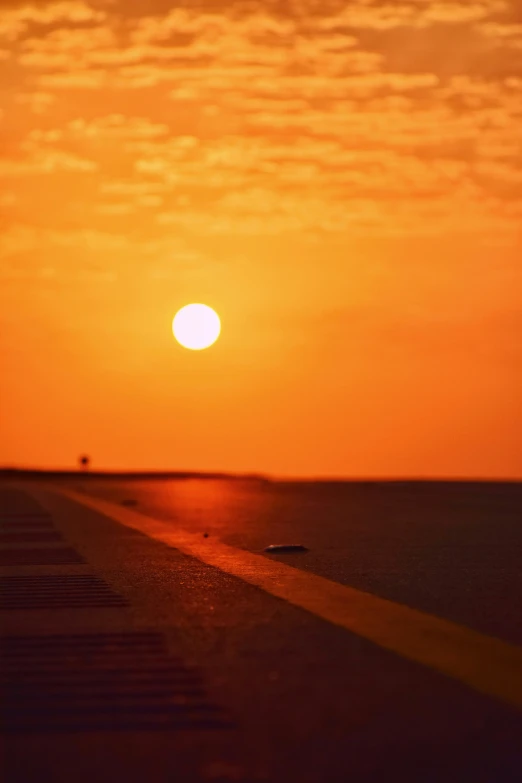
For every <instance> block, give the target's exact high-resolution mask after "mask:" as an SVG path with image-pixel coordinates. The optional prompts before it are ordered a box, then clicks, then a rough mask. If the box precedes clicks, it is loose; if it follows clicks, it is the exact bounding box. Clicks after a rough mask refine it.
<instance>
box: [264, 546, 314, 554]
mask: <svg viewBox="0 0 522 783" xmlns="http://www.w3.org/2000/svg"><path fill="white" fill-rule="evenodd" d="M264 551H265V552H269V553H270V554H272V555H284V554H286V553H287V552H308V551H309V550H308V549H307V547H305V546H303V545H302V544H270V546H267V547H265V550H264Z"/></svg>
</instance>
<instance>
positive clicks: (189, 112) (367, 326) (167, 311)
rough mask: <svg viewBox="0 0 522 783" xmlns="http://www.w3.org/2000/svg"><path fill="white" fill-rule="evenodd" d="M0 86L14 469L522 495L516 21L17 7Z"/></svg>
mask: <svg viewBox="0 0 522 783" xmlns="http://www.w3.org/2000/svg"><path fill="white" fill-rule="evenodd" d="M196 5H197V6H198V10H195V7H196ZM172 6H175V10H171V9H172ZM0 70H1V72H2V77H1V84H2V101H1V105H2V107H3V109H2V113H1V115H0V123H1V133H2V141H1V150H2V152H1V153H0V176H1V178H2V189H1V192H0V209H1V213H2V217H1V233H0V357H1V358H0V363H1V386H0V395H1V398H0V404H1V409H0V416H1V419H0V428H1V431H0V435H1V437H0V464H9V465H32V466H54V467H57V466H61V467H69V466H73V465H75V464H76V458H77V455H78V454H79V453H80V452H82V451H87V452H89V453H90V454H92V457H93V465H95V466H97V467H99V468H142V469H149V468H150V469H153V468H162V469H167V468H173V469H177V468H179V469H185V468H186V469H203V470H205V469H210V470H214V469H216V470H238V471H250V470H255V471H265V472H268V473H271V474H279V475H293V476H298V475H310V476H320V475H335V476H350V475H357V476H362V475H368V476H372V475H381V476H382V475H385V476H386V475H388V476H390V475H391V476H400V475H408V476H440V475H442V476H489V477H502V476H506V477H517V476H518V477H520V476H522V432H521V430H522V423H521V417H520V412H519V411H520V409H521V408H522V405H521V402H522V393H521V392H522V384H521V376H522V373H521V361H520V360H521V349H520V339H519V338H520V334H521V327H522V307H521V305H522V280H521V262H520V259H521V258H522V252H521V251H522V237H521V232H520V225H521V218H522V133H521V127H522V99H521V94H522V7H521V5H520V3H519V2H515V0H512V1H511V2H507V1H506V2H503V0H476V2H475V1H474V2H468V1H467V0H466V1H465V0H447V1H444V2H442V1H441V2H430V1H429V0H396V1H392V0H383V2H379V1H378V0H377V1H375V2H374V1H373V0H356V1H355V2H350V3H345V2H338V1H337V0H322V2H321V3H317V2H313V0H296V1H295V2H290V0H288V2H284V3H283V2H275V0H263V1H261V0H259V1H258V2H255V0H254V1H253V2H241V1H238V2H233V1H232V0H228V2H227V1H226V0H207V1H206V2H205V0H202V3H198V4H195V3H192V2H189V1H188V0H182V1H181V2H177V3H172V2H167V0H150V1H149V0H148V1H147V2H144V1H142V0H126V2H123V0H105V1H102V0H96V1H95V0H93V1H92V2H83V1H80V0H71V1H70V2H69V1H68V0H57V1H56V2H33V3H25V2H2V5H1V9H0ZM192 301H202V302H206V303H207V304H210V305H211V306H213V307H214V308H215V309H216V310H217V311H218V313H219V315H220V317H221V320H222V335H221V338H220V339H219V341H218V342H217V343H216V345H215V346H213V347H212V348H211V349H209V350H208V351H204V352H200V353H192V352H189V351H186V350H184V349H182V348H181V347H180V346H178V345H177V344H176V343H175V341H174V339H173V337H172V332H171V321H172V317H173V315H174V313H175V312H176V310H177V309H178V308H179V307H181V306H182V305H184V304H186V303H188V302H192Z"/></svg>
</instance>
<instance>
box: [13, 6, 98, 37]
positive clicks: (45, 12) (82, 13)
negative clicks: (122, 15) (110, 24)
mask: <svg viewBox="0 0 522 783" xmlns="http://www.w3.org/2000/svg"><path fill="white" fill-rule="evenodd" d="M105 18H106V14H105V13H104V12H103V11H100V10H96V9H94V8H92V7H91V6H90V5H88V4H87V3H84V2H82V1H81V0H66V1H62V2H60V1H59V2H49V3H41V2H33V3H21V4H19V5H16V6H14V7H12V8H9V7H8V8H4V9H1V10H0V38H5V39H6V40H8V41H14V40H16V39H17V38H19V37H20V36H21V35H22V34H23V33H25V32H26V31H27V30H28V29H30V28H31V26H48V25H52V24H54V23H64V22H66V23H71V24H82V23H86V22H99V21H102V20H104V19H105Z"/></svg>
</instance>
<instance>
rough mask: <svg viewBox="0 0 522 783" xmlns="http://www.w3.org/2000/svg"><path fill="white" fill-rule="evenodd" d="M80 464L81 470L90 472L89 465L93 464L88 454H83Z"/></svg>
mask: <svg viewBox="0 0 522 783" xmlns="http://www.w3.org/2000/svg"><path fill="white" fill-rule="evenodd" d="M78 462H79V463H80V468H81V469H82V470H89V465H90V464H91V458H90V457H89V455H88V454H82V455H81V456H80V457H79V458H78Z"/></svg>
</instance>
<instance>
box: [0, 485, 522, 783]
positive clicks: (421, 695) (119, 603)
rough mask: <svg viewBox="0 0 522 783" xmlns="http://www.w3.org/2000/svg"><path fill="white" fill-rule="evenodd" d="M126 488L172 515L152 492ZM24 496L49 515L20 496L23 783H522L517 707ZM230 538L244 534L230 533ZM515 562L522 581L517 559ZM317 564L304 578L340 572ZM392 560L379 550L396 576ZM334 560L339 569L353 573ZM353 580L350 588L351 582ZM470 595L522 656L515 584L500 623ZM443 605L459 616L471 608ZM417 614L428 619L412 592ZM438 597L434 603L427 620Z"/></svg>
mask: <svg viewBox="0 0 522 783" xmlns="http://www.w3.org/2000/svg"><path fill="white" fill-rule="evenodd" d="M123 489H124V490H126V494H127V495H128V496H129V497H132V498H134V500H136V498H137V499H138V503H139V504H141V505H142V506H143V507H145V506H147V503H148V504H149V507H148V508H146V509H145V510H146V512H148V513H152V510H153V509H151V508H150V506H151V501H150V498H149V500H148V501H147V498H146V497H145V495H143V496H141V495H140V491H139V488H137V487H134V486H132V485H129V486H128V487H124V488H123ZM24 491H25V492H30V494H31V496H32V497H33V498H35V500H30V499H28V498H27V495H25V496H21V495H19V496H15V495H10V496H8V495H6V494H3V489H2V488H1V487H0V496H1V501H0V502H1V503H2V506H3V507H2V517H1V521H0V528H1V531H0V586H1V592H0V637H1V648H0V649H1V656H2V661H1V671H0V713H1V720H2V726H1V729H2V745H1V757H0V771H1V773H2V781H5V783H33V781H34V782H35V783H36V781H38V783H50V782H51V781H52V783H62V781H63V782H64V783H65V781H67V783H69V782H70V781H74V782H75V783H83V781H85V782H87V781H89V783H91V781H96V782H97V783H105V781H107V782H108V781H111V783H112V781H116V780H118V781H119V780H122V781H125V782H126V783H127V782H129V783H131V782H133V781H136V783H137V782H138V781H151V783H167V781H168V783H171V782H172V783H174V781H187V783H190V782H191V781H245V782H248V781H278V782H279V781H281V783H283V782H284V783H286V782H287V781H288V782H289V783H293V781H296V782H297V781H299V782H300V783H301V782H302V783H308V782H310V783H312V782H315V781H327V782H328V783H330V782H331V783H337V782H339V783H341V782H343V783H344V781H354V782H357V781H372V783H373V781H401V783H410V781H411V783H413V782H415V783H424V782H426V783H439V782H440V783H442V781H444V782H445V783H446V782H447V783H468V781H469V783H508V782H509V783H511V781H513V783H514V781H517V782H518V781H519V780H521V779H522V719H521V715H520V712H518V711H517V710H516V709H515V708H514V707H509V706H507V705H506V704H503V703H501V702H499V701H496V700H495V699H493V698H489V697H486V696H484V695H481V694H479V693H477V692H475V691H473V690H472V689H470V688H468V687H467V686H465V685H464V684H462V683H460V682H458V681H457V680H452V679H449V678H447V677H445V676H443V675H441V674H438V673H436V672H433V671H431V670H429V669H427V668H425V667H423V666H421V665H419V664H415V663H413V662H410V661H406V660H405V659H403V658H401V657H399V656H398V655H395V654H392V653H390V652H386V651H385V650H382V649H380V648H379V647H377V646H375V645H373V644H371V643H370V642H368V641H366V640H364V639H362V638H360V637H358V636H357V635H355V634H352V633H350V632H348V631H346V630H344V629H342V628H339V627H336V626H334V625H331V624H329V623H328V622H326V621H324V620H322V619H320V618H319V617H317V616H315V615H313V614H310V613H308V612H306V611H304V610H302V609H298V608H296V607H295V606H292V605H290V604H288V603H286V602H284V601H282V600H280V599H277V598H275V597H273V596H271V595H269V594H267V593H266V592H264V591H263V590H261V589H259V588H256V587H253V586H252V585H249V584H247V583H245V582H243V581H242V580H240V579H238V578H236V577H232V576H230V575H228V574H226V573H224V572H223V571H220V570H219V569H217V568H213V567H211V566H208V565H206V564H204V563H202V562H201V561H199V560H196V559H194V558H190V557H187V556H185V555H183V554H181V553H180V552H178V551H177V550H175V549H172V548H169V547H168V546H166V545H165V544H162V543H159V542H158V541H155V540H153V539H150V538H148V537H146V536H144V535H142V534H140V533H138V532H136V531H134V530H132V529H130V528H128V527H125V526H122V525H120V524H118V523H116V522H114V521H112V520H111V519H109V518H107V517H106V516H103V515H102V514H100V513H98V512H96V511H93V510H89V509H87V508H85V507H83V506H81V505H78V504H77V503H75V502H73V501H71V500H70V499H67V498H65V497H63V496H60V495H57V494H54V493H50V492H47V491H46V490H45V489H42V488H41V487H40V488H32V489H30V488H29V486H28V487H27V488H26V489H25V490H24ZM92 491H94V489H93V490H92ZM118 491H119V492H122V488H121V487H120V489H119V490H118ZM104 492H105V494H106V495H107V491H105V490H102V489H100V488H98V490H97V493H98V494H104ZM111 492H114V490H111ZM95 494H96V492H95ZM113 499H116V498H113ZM122 499H123V498H122V497H121V495H120V496H119V498H118V500H119V502H121V500H122ZM159 505H161V504H159ZM320 508H321V506H320V503H317V508H316V511H317V510H319V509H320ZM408 509H409V506H408V504H407V503H406V504H405V506H404V513H405V514H406V513H410V514H411V510H408ZM155 513H156V514H157V515H158V516H160V515H161V513H162V512H161V509H156V511H155ZM165 513H166V512H165V509H164V511H163V515H164V516H165ZM507 516H509V519H510V525H514V524H515V523H514V521H513V519H512V517H511V516H510V515H509V514H508V512H507V511H506V509H505V508H504V507H502V513H501V512H499V513H498V517H499V519H500V520H501V522H500V527H499V530H502V524H504V526H505V525H506V517H507ZM209 521H210V520H208V519H207V520H206V523H209ZM214 524H218V525H221V530H220V531H219V533H220V535H221V537H223V538H226V535H227V531H226V530H225V527H226V525H225V523H224V522H223V521H221V522H219V520H218V522H217V523H214ZM206 526H207V527H208V524H206ZM510 529H511V528H510ZM480 530H481V531H482V532H481V533H480V535H482V536H484V535H486V534H485V533H484V530H483V527H482V528H480ZM291 532H292V533H294V534H295V533H297V532H298V531H297V530H296V528H295V527H294V528H293V529H292V531H291ZM302 532H303V531H302V530H301V533H302ZM215 534H216V530H215V528H211V531H210V535H211V536H212V535H215ZM271 534H275V531H274V530H270V529H269V530H268V532H267V534H266V535H267V536H268V535H271ZM228 535H229V536H232V538H233V536H234V531H232V532H230V531H229V532H228ZM252 535H254V536H255V535H257V536H258V537H259V533H256V532H254V533H252ZM352 538H353V540H354V542H355V536H353V537H352ZM315 541H316V542H317V541H319V539H318V538H316V539H315ZM233 543H234V544H235V545H237V546H240V545H242V546H244V547H246V546H247V544H248V542H247V541H246V540H242V541H234V542H233ZM260 543H261V541H260V540H258V539H256V546H259V545H260ZM263 543H273V541H271V540H266V539H265V541H264V542H263ZM307 543H309V542H308V541H307ZM354 546H355V547H356V544H354ZM454 549H455V547H454ZM507 549H509V554H507V555H506V559H507V561H508V562H507V566H506V567H507V569H508V580H513V581H512V582H509V581H508V584H512V585H515V584H516V581H515V580H516V574H515V569H514V568H513V566H514V562H515V557H516V553H513V552H512V551H511V550H512V546H508V547H507ZM388 556H390V555H388ZM518 556H520V550H519V552H518ZM313 557H314V555H313V553H312V560H310V559H309V560H308V561H303V565H302V567H304V568H309V569H310V570H316V571H320V569H321V563H320V562H318V561H314V560H313ZM382 557H383V554H382V553H380V552H378V551H377V550H376V560H377V566H376V568H377V572H379V568H380V569H381V571H382V570H383V565H382ZM395 557H396V567H395V569H391V573H392V578H391V582H392V583H393V582H394V581H395V583H397V584H398V587H396V589H397V590H399V591H400V590H401V589H402V590H403V591H404V589H405V588H404V585H403V586H402V588H401V577H402V578H403V579H406V580H407V579H408V578H409V575H408V574H407V573H406V569H405V570H404V573H402V574H401V561H400V559H399V555H398V554H396V556H395ZM448 557H449V559H448ZM452 557H453V562H454V563H455V569H457V568H458V562H459V561H458V558H456V559H455V551H453V553H452V552H450V553H449V555H448V556H447V558H446V560H445V561H444V562H445V563H447V562H451V561H452ZM326 561H327V562H328V563H329V565H328V564H327V566H324V567H325V568H328V569H330V571H331V569H332V563H333V562H334V561H333V560H332V559H330V560H329V561H328V558H326V559H325V562H326ZM336 562H337V561H336ZM293 564H294V565H296V564H297V565H299V563H296V562H295V561H293ZM468 565H469V564H468ZM479 565H480V563H479ZM299 567H301V566H299ZM439 568H440V566H439ZM359 570H360V571H361V572H364V573H365V572H366V570H370V571H371V568H369V569H368V567H367V566H366V564H364V567H363V568H360V569H359ZM468 570H469V568H468ZM388 571H390V569H388ZM476 571H477V564H475V565H474V567H473V568H471V572H472V573H473V574H475V572H476ZM464 573H466V571H465V572H464ZM393 574H394V575H395V576H394V577H393ZM444 574H447V575H448V579H449V580H450V581H451V583H452V585H458V583H459V581H458V580H459V576H458V573H455V570H454V571H451V570H449V569H448V567H447V565H446V566H444V567H442V568H440V575H439V579H441V578H442V577H443V576H444ZM327 575H328V576H329V578H335V575H334V573H328V574H327ZM338 578H339V580H340V581H343V580H344V581H346V582H347V583H348V582H349V579H347V578H346V573H345V572H343V574H341V575H340V576H339V577H338ZM473 578H474V579H476V577H473ZM388 579H389V581H390V577H388ZM484 579H485V580H486V581H487V580H491V579H492V572H491V569H490V570H489V571H488V570H487V569H484ZM427 580H428V582H430V580H435V576H434V574H433V573H430V574H429V575H428V576H427ZM497 581H498V575H497ZM421 583H422V580H421ZM430 583H431V582H430ZM477 584H478V581H477ZM355 586H357V587H362V585H359V584H356V585H355ZM461 586H462V589H461V591H455V604H456V605H457V610H456V614H457V615H459V613H460V615H459V616H458V617H457V618H455V612H453V616H452V617H451V619H457V620H459V621H461V622H464V623H465V622H466V621H467V622H468V624H469V625H470V626H471V625H474V626H475V627H477V628H478V629H479V630H481V631H483V632H490V633H491V632H492V627H493V628H494V627H495V622H497V623H498V622H501V623H502V625H501V626H499V628H500V631H501V633H499V636H503V637H504V638H506V639H509V640H511V641H516V636H517V633H518V630H517V629H518V625H517V616H518V615H517V612H518V609H517V607H518V608H520V604H521V601H520V598H521V596H520V594H518V595H516V594H512V595H509V594H508V592H506V586H505V583H503V585H502V586H501V588H500V591H499V590H497V593H496V598H495V601H496V604H493V603H492V602H491V600H490V601H489V603H488V602H487V601H486V604H487V611H485V612H484V613H482V614H481V612H480V606H478V607H476V608H475V609H474V610H473V609H472V607H473V604H474V602H473V595H472V594H471V596H470V595H469V590H470V586H469V581H467V580H466V579H461ZM473 586H474V583H472V589H473ZM366 589H368V588H366ZM453 589H454V590H455V588H453ZM441 591H442V593H444V594H445V596H446V597H445V598H444V601H445V605H446V606H447V607H448V611H447V612H446V613H445V615H448V616H449V615H451V614H452V611H451V600H450V598H449V594H448V593H447V592H445V590H444V589H443V588H442V589H441ZM458 592H464V593H465V594H466V596H467V598H466V601H464V603H463V602H462V599H461V598H460V597H459V595H458V594H457V593H458ZM480 595H482V593H480ZM391 597H392V598H393V600H400V597H399V596H391ZM406 597H408V596H407V595H406ZM410 598H411V601H410V603H412V604H414V603H415V601H414V598H413V597H412V595H411V588H410ZM508 599H509V605H508V606H505V604H506V601H507V600H508ZM423 600H424V599H423V598H422V591H421V598H420V599H418V601H417V605H418V603H419V601H420V603H421V604H422V602H423ZM475 603H476V601H475ZM479 603H480V601H479ZM495 606H497V607H498V612H500V613H501V615H502V619H501V621H498V619H497V620H495V616H496V614H497V613H496V611H495ZM418 608H421V609H423V610H424V611H428V608H427V607H425V606H424V605H421V606H418ZM465 612H468V613H469V614H468V615H466V616H463V613H465ZM483 616H484V617H485V619H484V621H483V623H482V627H480V626H481V617H483ZM474 618H477V619H476V620H475V619H474Z"/></svg>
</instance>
